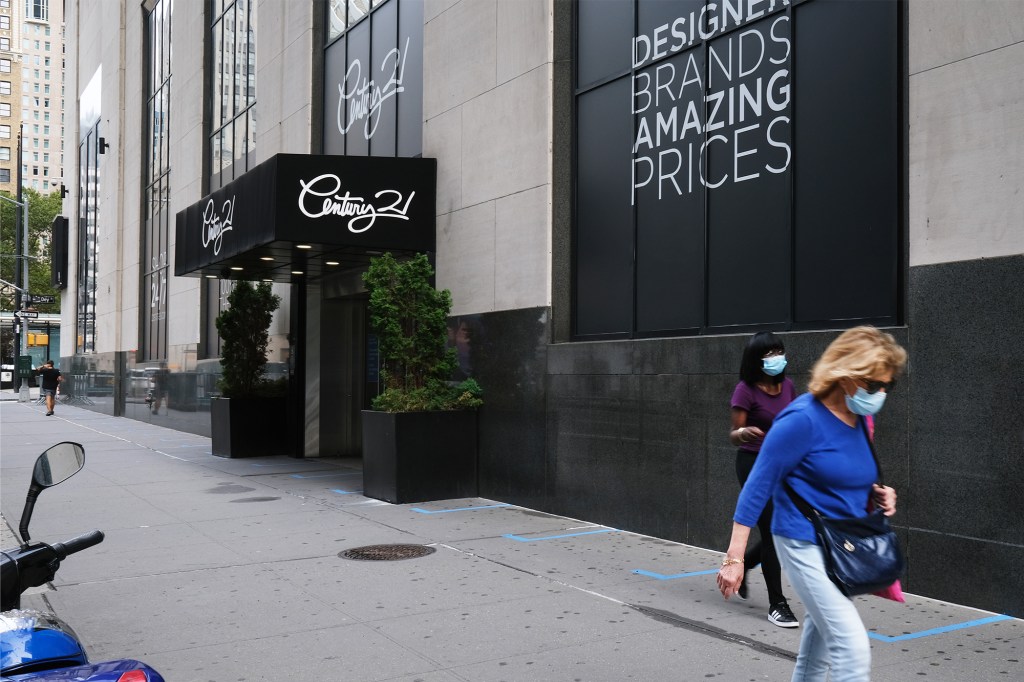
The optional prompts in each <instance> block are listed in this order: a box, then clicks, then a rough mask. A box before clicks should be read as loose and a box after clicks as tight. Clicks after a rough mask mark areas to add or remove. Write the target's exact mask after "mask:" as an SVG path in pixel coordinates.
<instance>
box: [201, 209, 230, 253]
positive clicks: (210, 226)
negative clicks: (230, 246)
mask: <svg viewBox="0 0 1024 682" xmlns="http://www.w3.org/2000/svg"><path fill="white" fill-rule="evenodd" d="M234 219H235V197H231V198H230V199H225V200H224V203H223V204H222V205H221V208H220V212H219V213H218V212H217V207H216V206H214V204H213V199H210V200H209V201H208V202H206V208H205V209H203V248H207V247H209V246H210V243H211V242H212V243H213V255H215V256H216V255H218V254H220V247H221V245H222V244H223V242H224V233H225V232H230V231H231V230H232V229H234V226H233V225H232V222H233V221H234Z"/></svg>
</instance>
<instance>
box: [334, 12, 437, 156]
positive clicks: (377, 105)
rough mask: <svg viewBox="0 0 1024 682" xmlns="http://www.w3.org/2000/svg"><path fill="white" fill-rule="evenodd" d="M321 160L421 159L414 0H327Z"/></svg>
mask: <svg viewBox="0 0 1024 682" xmlns="http://www.w3.org/2000/svg"><path fill="white" fill-rule="evenodd" d="M326 11H327V41H328V44H327V46H326V48H325V50H324V112H325V117H324V142H323V145H324V149H323V151H324V153H325V154H345V155H348V156H391V157H395V156H397V157H416V156H420V155H422V153H423V2H422V0H374V1H373V2H372V3H371V2H370V0H347V1H344V0H330V1H329V2H328V3H327V7H326Z"/></svg>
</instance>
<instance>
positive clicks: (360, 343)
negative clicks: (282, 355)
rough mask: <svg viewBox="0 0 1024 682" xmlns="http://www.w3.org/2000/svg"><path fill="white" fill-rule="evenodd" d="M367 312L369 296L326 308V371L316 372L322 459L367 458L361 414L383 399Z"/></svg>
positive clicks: (323, 359) (323, 338) (332, 303)
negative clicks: (378, 396)
mask: <svg viewBox="0 0 1024 682" xmlns="http://www.w3.org/2000/svg"><path fill="white" fill-rule="evenodd" d="M366 307H367V299H366V297H365V296H355V297H347V298H325V299H324V300H323V301H322V304H321V310H320V312H321V320H320V334H321V337H320V371H319V372H313V373H312V374H313V375H314V376H317V377H318V380H319V382H320V386H319V391H318V392H319V395H320V405H319V413H320V414H319V416H320V454H321V456H328V457H330V456H340V457H361V456H362V420H361V417H360V411H361V410H364V409H369V407H370V400H371V399H372V397H373V396H375V395H376V394H377V363H376V354H375V353H374V352H373V348H372V347H373V337H372V335H370V334H369V331H368V324H369V320H368V316H367V310H366ZM368 356H369V357H368ZM307 388H309V389H311V390H310V393H311V394H312V395H316V393H317V391H315V390H312V389H313V387H312V386H310V387H307Z"/></svg>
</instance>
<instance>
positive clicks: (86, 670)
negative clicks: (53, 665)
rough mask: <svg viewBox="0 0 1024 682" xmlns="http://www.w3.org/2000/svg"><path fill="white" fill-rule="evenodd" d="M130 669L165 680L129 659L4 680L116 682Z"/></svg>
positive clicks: (151, 681)
mask: <svg viewBox="0 0 1024 682" xmlns="http://www.w3.org/2000/svg"><path fill="white" fill-rule="evenodd" d="M132 670H142V671H143V672H145V673H146V676H147V677H146V679H147V680H149V682H165V680H164V678H163V677H161V675H160V673H158V672H157V671H155V670H153V669H152V668H150V667H149V666H148V665H146V664H145V663H142V662H140V661H135V660H131V659H123V660H120V661H105V662H103V663H96V664H92V665H84V666H80V667H76V668H59V669H57V670H45V671H42V672H38V673H27V674H25V675H12V676H10V677H6V676H5V677H4V678H3V679H4V682H7V680H11V681H12V682H117V681H118V680H119V679H120V678H121V675H124V674H125V673H126V672H129V671H132Z"/></svg>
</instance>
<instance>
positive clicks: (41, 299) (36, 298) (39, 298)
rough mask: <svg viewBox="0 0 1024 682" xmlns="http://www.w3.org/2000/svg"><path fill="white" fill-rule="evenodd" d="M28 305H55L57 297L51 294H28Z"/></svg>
mask: <svg viewBox="0 0 1024 682" xmlns="http://www.w3.org/2000/svg"><path fill="white" fill-rule="evenodd" d="M28 301H29V303H56V302H57V297H56V296H53V295H51V294H46V295H44V294H29V296H28Z"/></svg>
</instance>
